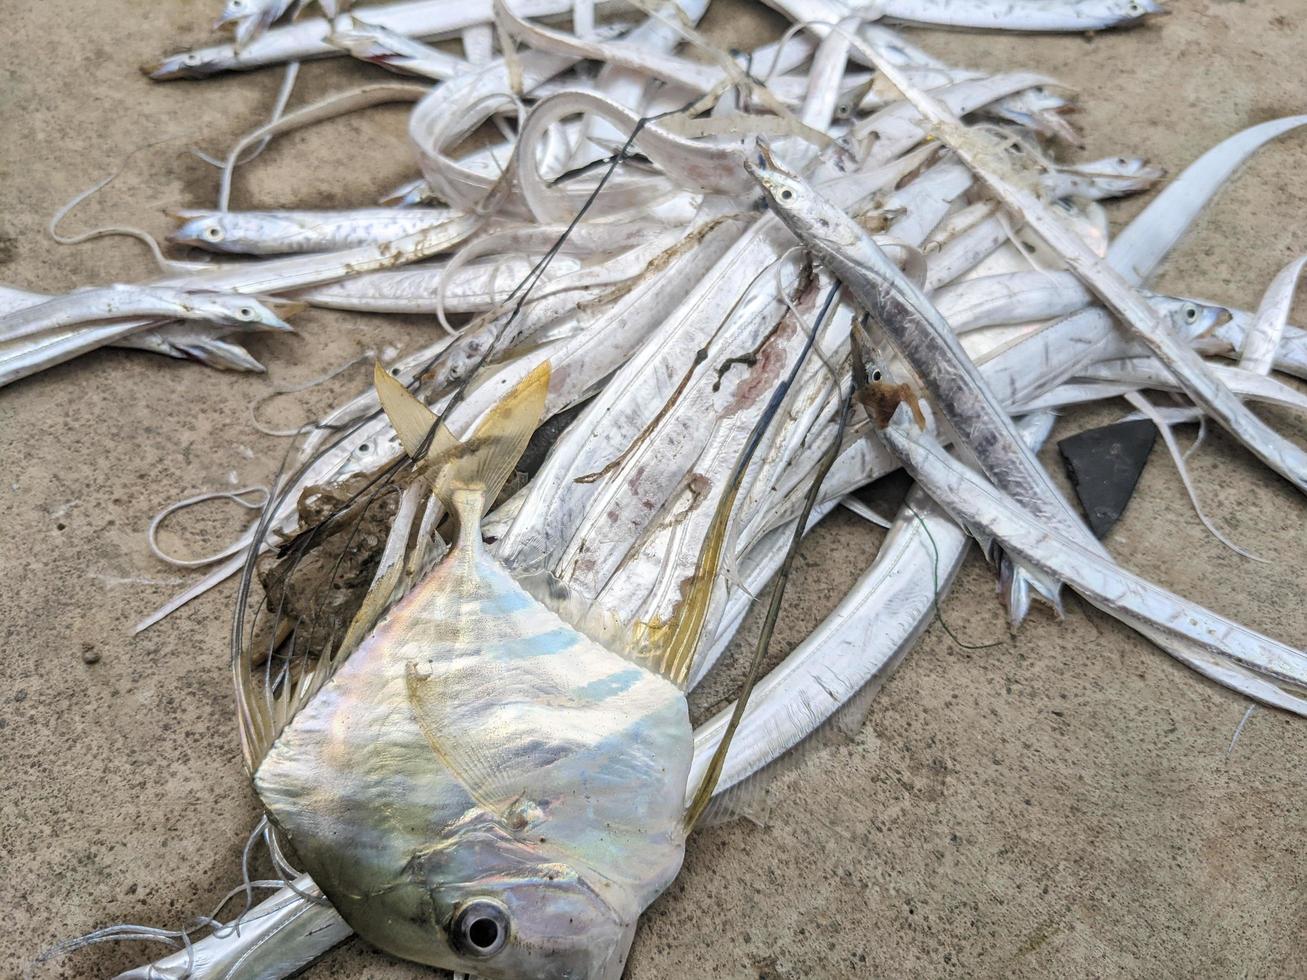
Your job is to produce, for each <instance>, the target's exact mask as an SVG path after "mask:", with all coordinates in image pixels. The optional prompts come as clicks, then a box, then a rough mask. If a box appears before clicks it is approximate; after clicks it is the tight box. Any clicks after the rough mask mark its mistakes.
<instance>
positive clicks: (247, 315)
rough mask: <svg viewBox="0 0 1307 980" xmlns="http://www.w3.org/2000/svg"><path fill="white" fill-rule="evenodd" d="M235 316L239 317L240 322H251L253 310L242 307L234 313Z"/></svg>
mask: <svg viewBox="0 0 1307 980" xmlns="http://www.w3.org/2000/svg"><path fill="white" fill-rule="evenodd" d="M236 315H237V316H239V317H240V318H241V319H242V320H253V319H254V310H253V309H251V308H250V307H248V306H242V307H241V308H240V309H239V310H237V311H236Z"/></svg>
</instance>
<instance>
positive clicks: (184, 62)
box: [141, 47, 230, 82]
mask: <svg viewBox="0 0 1307 980" xmlns="http://www.w3.org/2000/svg"><path fill="white" fill-rule="evenodd" d="M229 67H230V58H229V56H228V53H227V52H226V51H224V49H223V48H221V47H216V48H204V49H200V50H196V51H182V52H179V53H178V54H172V55H169V56H168V57H166V58H164V59H163V60H162V61H155V62H151V63H149V64H145V65H142V66H141V72H142V73H143V74H145V75H146V76H148V77H150V78H152V79H154V80H155V81H156V82H160V81H166V80H167V79H170V78H208V77H209V76H210V75H213V74H215V73H217V72H220V71H225V70H226V69H227V68H229Z"/></svg>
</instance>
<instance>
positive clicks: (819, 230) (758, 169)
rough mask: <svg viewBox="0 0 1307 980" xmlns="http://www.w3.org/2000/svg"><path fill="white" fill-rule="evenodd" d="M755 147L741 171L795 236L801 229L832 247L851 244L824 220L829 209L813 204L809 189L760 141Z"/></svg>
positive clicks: (746, 158) (821, 204)
mask: <svg viewBox="0 0 1307 980" xmlns="http://www.w3.org/2000/svg"><path fill="white" fill-rule="evenodd" d="M757 146H758V156H757V157H756V158H755V159H750V158H748V157H745V160H744V169H745V170H747V171H748V172H749V174H750V176H752V177H753V179H754V180H756V181H757V182H758V185H759V186H760V187H761V188H762V191H763V194H764V195H766V197H767V202H768V204H770V205H771V209H772V210H773V211H774V212H776V214H777V215H778V216H779V217H780V218H781V220H783V221H784V222H785V223H786V224H787V225H789V226H790V227H791V228H794V229H796V234H797V233H798V231H797V229H802V231H803V232H804V233H805V234H806V235H809V236H811V237H813V238H817V239H820V240H823V241H829V242H831V243H832V244H837V245H848V244H850V242H848V241H846V240H845V239H846V237H847V236H846V235H844V234H842V233H841V231H840V230H839V229H837V227H836V226H835V225H834V224H833V223H832V222H831V221H828V220H827V219H826V218H825V217H824V216H823V214H822V211H823V210H824V209H825V207H829V205H826V204H825V202H823V201H818V200H814V199H813V194H812V192H811V189H810V188H809V187H808V185H807V184H805V183H804V182H803V180H802V179H801V178H800V177H799V176H798V175H797V174H795V173H792V172H791V171H790V170H788V169H787V168H786V167H785V166H784V164H782V163H780V162H779V161H778V160H777V159H776V158H775V157H774V156H773V155H772V153H771V149H770V147H768V146H767V144H766V143H765V142H764V141H762V140H759V141H758V144H757Z"/></svg>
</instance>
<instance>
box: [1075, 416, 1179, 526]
mask: <svg viewBox="0 0 1307 980" xmlns="http://www.w3.org/2000/svg"><path fill="white" fill-rule="evenodd" d="M1156 439H1157V429H1156V428H1154V426H1153V423H1152V422H1150V421H1148V420H1147V419H1137V420H1135V421H1131V422H1114V423H1113V424H1111V425H1105V426H1102V427H1101V428H1098V429H1089V430H1087V431H1085V432H1079V433H1077V434H1076V435H1073V436H1067V438H1065V439H1063V440H1062V441H1061V442H1059V443H1058V444H1057V449H1058V452H1060V453H1061V454H1062V462H1063V463H1064V464H1065V465H1066V472H1067V476H1069V477H1070V478H1071V485H1072V486H1073V487H1075V491H1076V496H1077V497H1078V498H1079V499H1080V506H1081V507H1083V508H1084V511H1085V518H1086V519H1087V520H1088V521H1089V529H1090V530H1091V531H1093V532H1094V536H1095V537H1098V538H1103V537H1105V536H1106V535H1107V532H1108V531H1110V530H1112V528H1113V527H1115V526H1116V522H1117V521H1119V520H1120V519H1121V515H1122V514H1123V513H1124V512H1125V508H1126V504H1128V503H1130V498H1131V497H1132V496H1133V495H1134V492H1135V485H1136V484H1137V483H1138V482H1139V475H1140V474H1141V473H1143V471H1144V466H1145V465H1146V464H1147V463H1148V454H1149V453H1151V452H1152V450H1153V443H1154V442H1155V441H1156Z"/></svg>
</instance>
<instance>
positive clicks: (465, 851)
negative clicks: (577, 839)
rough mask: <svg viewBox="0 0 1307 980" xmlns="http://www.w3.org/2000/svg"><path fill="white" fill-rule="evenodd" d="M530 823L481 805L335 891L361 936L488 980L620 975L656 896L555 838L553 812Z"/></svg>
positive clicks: (613, 978) (608, 979) (587, 979)
mask: <svg viewBox="0 0 1307 980" xmlns="http://www.w3.org/2000/svg"><path fill="white" fill-rule="evenodd" d="M528 806H529V808H530V809H532V810H534V809H536V805H535V804H529V805H528ZM519 826H521V821H520V820H519V819H517V818H516V817H515V816H513V815H512V814H511V813H510V815H509V816H508V817H507V818H505V817H504V816H502V815H500V816H492V815H489V814H487V813H486V812H485V811H483V810H479V809H473V810H470V811H468V813H467V814H466V815H465V816H464V818H463V819H462V820H460V821H458V822H457V823H456V825H455V826H454V827H451V828H449V830H448V833H447V836H445V837H444V838H443V839H441V840H439V841H438V842H436V843H434V844H432V845H430V846H428V847H426V848H424V849H422V850H421V851H419V852H417V853H415V854H414V855H413V857H412V858H411V859H410V860H409V862H408V863H407V865H406V866H405V867H404V868H403V871H402V873H401V874H399V875H397V876H395V877H393V878H391V880H390V882H389V883H388V884H385V885H382V886H381V887H378V888H375V889H373V890H372V891H371V893H370V894H366V895H365V896H363V897H362V898H361V899H359V898H357V897H356V896H357V891H358V890H357V889H346V890H345V891H344V892H343V893H342V892H339V891H336V890H335V889H331V890H330V891H329V895H330V897H331V898H332V902H333V903H334V904H335V905H336V907H337V908H338V909H339V910H340V912H341V914H342V915H343V916H345V918H346V920H347V921H348V922H349V923H350V925H351V926H352V927H353V928H354V930H355V931H356V932H357V933H358V934H359V935H360V936H362V937H363V938H364V939H365V940H367V941H369V942H371V943H373V944H374V945H376V946H378V947H379V948H381V949H384V950H386V951H387V952H389V953H391V954H392V955H396V956H401V957H403V958H405V959H409V960H413V961H416V962H420V963H426V964H428V965H430V966H435V967H440V968H443V969H446V970H451V971H453V972H455V973H466V974H469V975H471V976H475V977H479V978H481V980H619V978H620V977H621V975H622V970H623V967H624V966H625V963H626V959H627V954H628V952H629V950H630V946H631V941H632V939H633V937H634V935H635V928H636V923H637V921H638V918H639V915H640V912H641V911H642V910H643V908H644V906H645V904H647V899H646V898H644V897H643V896H642V895H641V894H639V892H638V889H633V888H631V887H629V886H628V885H627V884H626V883H623V882H620V881H617V880H614V879H611V878H607V877H605V875H604V874H603V873H602V871H601V870H596V867H595V866H594V862H593V861H592V860H588V859H587V858H585V857H584V856H582V855H581V853H580V851H579V850H578V849H575V848H572V847H570V846H569V845H566V844H563V843H561V842H559V841H556V840H554V839H553V838H552V836H551V835H552V834H554V833H555V832H559V833H562V832H563V830H562V828H558V827H555V826H553V825H552V821H551V820H550V819H548V818H547V817H544V818H541V817H540V815H539V814H538V813H536V814H533V815H532V816H531V819H530V820H529V826H523V827H522V828H521V829H515V828H516V827H519ZM613 846H618V845H616V844H614V845H613ZM599 861H600V862H602V857H600V858H599ZM315 880H317V879H316V877H315ZM333 892H334V894H333ZM351 892H355V894H350V893H351Z"/></svg>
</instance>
